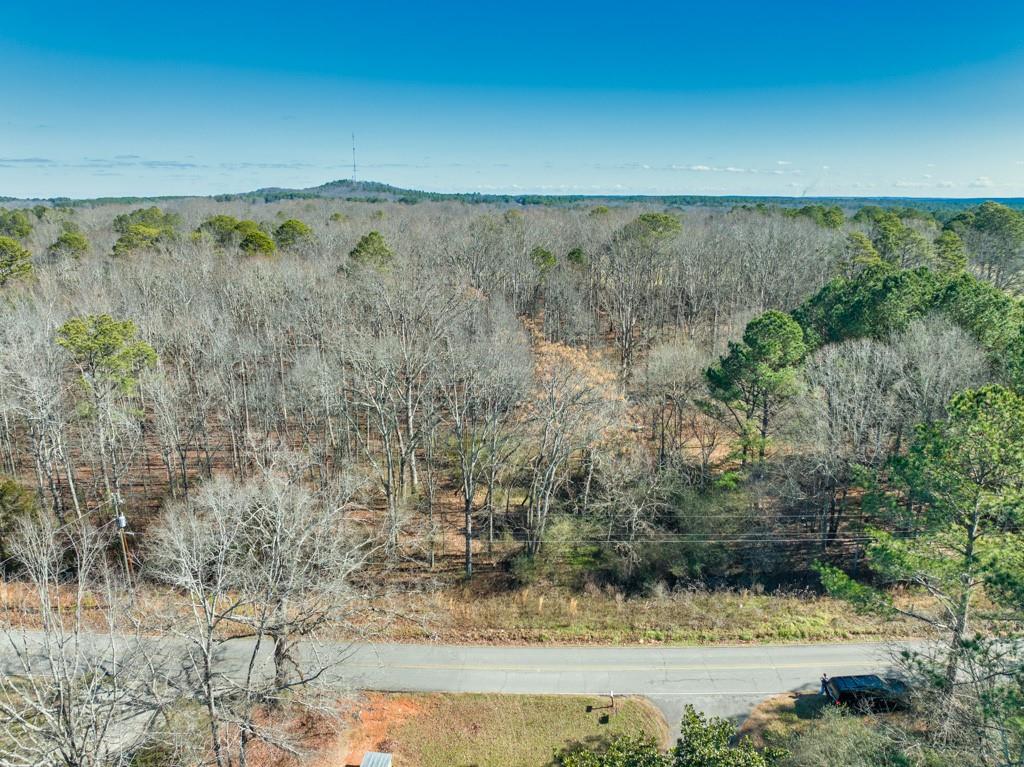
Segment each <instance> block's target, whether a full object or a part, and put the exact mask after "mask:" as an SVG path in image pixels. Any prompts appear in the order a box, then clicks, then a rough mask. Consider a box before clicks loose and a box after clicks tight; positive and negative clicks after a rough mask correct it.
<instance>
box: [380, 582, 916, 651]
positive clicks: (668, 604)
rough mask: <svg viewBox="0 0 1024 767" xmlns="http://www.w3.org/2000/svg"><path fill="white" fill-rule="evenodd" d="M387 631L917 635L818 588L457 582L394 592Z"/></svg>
mask: <svg viewBox="0 0 1024 767" xmlns="http://www.w3.org/2000/svg"><path fill="white" fill-rule="evenodd" d="M394 606H395V609H396V611H397V612H398V614H399V615H414V616H417V618H418V619H417V620H415V621H412V620H401V619H399V620H396V621H394V622H393V624H392V625H391V626H390V627H389V629H388V632H387V638H389V639H394V640H398V641H416V640H427V639H437V640H439V641H444V642H455V643H458V642H463V643H465V642H474V643H518V644H533V643H545V642H554V643H565V644H608V645H610V644H647V643H657V644H680V645H686V644H716V643H722V644H736V643H748V642H749V643H768V642H777V643H778V642H834V641H883V640H890V639H905V638H909V637H914V636H919V635H920V633H921V627H920V625H918V624H915V623H913V622H911V621H908V620H885V619H882V618H879V617H876V616H868V615H858V614H857V613H855V612H854V611H853V610H852V609H851V608H850V606H849V605H848V604H845V603H843V602H839V601H837V600H834V599H830V598H828V597H822V596H815V595H810V594H759V593H754V592H751V591H685V592H678V593H673V594H666V595H663V596H649V597H625V596H623V595H621V594H616V593H607V592H600V593H594V594H587V595H579V594H572V593H568V592H564V591H559V590H540V591H538V590H531V589H522V590H519V591H511V592H503V593H500V594H476V593H473V592H472V591H470V590H468V589H464V588H451V589H447V590H444V591H439V592H436V593H434V594H407V595H401V596H399V597H397V598H396V600H395V605H394Z"/></svg>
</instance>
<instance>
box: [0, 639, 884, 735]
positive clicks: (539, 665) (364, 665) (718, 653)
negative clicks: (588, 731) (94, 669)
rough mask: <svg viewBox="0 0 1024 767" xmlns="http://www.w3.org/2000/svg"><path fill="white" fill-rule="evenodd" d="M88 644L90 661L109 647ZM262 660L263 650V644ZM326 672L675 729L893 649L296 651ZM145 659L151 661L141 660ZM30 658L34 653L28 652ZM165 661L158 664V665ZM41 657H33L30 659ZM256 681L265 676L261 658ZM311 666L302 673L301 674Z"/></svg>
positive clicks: (159, 648)
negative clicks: (576, 697)
mask: <svg viewBox="0 0 1024 767" xmlns="http://www.w3.org/2000/svg"><path fill="white" fill-rule="evenodd" d="M7 639H14V642H13V644H9V643H8V642H7V641H3V642H0V670H2V671H3V672H6V673H10V674H19V673H24V672H25V670H26V669H25V667H24V666H23V665H21V664H20V663H19V662H17V659H16V656H14V655H13V653H12V649H13V648H14V647H15V646H22V647H26V648H32V650H33V651H34V650H36V648H37V647H38V645H37V643H38V641H39V639H40V636H39V634H38V633H36V632H31V631H30V632H25V633H21V632H14V633H13V634H12V636H10V637H8V638H7ZM107 641H109V640H104V639H103V638H102V637H99V636H96V635H93V637H91V638H90V641H88V642H87V644H89V645H92V644H93V642H95V646H94V647H93V648H92V650H93V651H95V652H99V653H100V654H103V653H104V652H105V650H104V648H106V647H108V644H107ZM251 641H252V640H248V639H245V640H238V641H230V642H226V643H225V644H224V645H222V646H221V649H220V652H219V656H220V663H221V664H222V665H221V671H222V672H223V673H225V674H226V675H227V676H229V677H230V676H232V675H235V674H238V673H240V671H241V670H242V669H243V668H244V667H245V664H246V662H247V659H248V656H249V654H250V653H251V647H252V645H251ZM146 644H147V645H148V646H149V650H150V651H153V660H154V662H155V663H156V664H157V665H158V666H160V667H164V668H168V667H170V666H175V667H177V666H178V664H179V663H180V662H181V657H182V655H181V651H182V649H183V648H184V646H183V644H181V643H180V640H174V639H169V640H163V641H161V642H159V643H158V644H150V643H149V642H148V641H147V642H146ZM264 646H265V648H266V650H267V651H269V649H270V648H269V643H264ZM301 652H303V653H309V654H313V653H315V654H316V655H317V657H318V661H317V662H316V663H317V665H319V666H329V667H330V670H329V671H327V673H326V674H325V675H324V676H323V677H322V678H321V682H322V683H325V684H327V685H328V686H330V687H333V688H335V689H339V690H354V689H365V690H382V691H400V692H496V693H549V694H589V695H609V694H611V693H614V694H615V695H642V696H645V697H647V698H648V699H650V700H651V701H652V702H653V703H654V704H655V705H656V706H657V707H658V708H659V709H660V710H661V712H662V713H663V714H664V715H665V718H666V720H667V721H668V722H669V724H670V726H673V727H674V726H675V725H676V724H677V723H678V722H679V719H680V715H681V713H682V711H683V708H684V707H685V706H686V704H691V705H693V706H694V707H695V708H697V709H698V710H701V711H704V712H705V713H707V714H713V715H716V716H725V717H729V718H733V719H739V718H742V717H744V716H745V715H746V714H748V713H749V712H750V710H751V709H752V708H753V707H754V706H755V705H756V704H757V703H758V702H759V701H761V700H763V699H764V698H766V697H768V696H770V695H775V694H778V693H784V692H790V691H796V690H814V689H817V687H818V680H819V679H820V677H821V675H822V674H823V673H827V674H828V675H829V676H835V675H838V674H856V673H884V672H886V671H887V670H888V669H889V668H891V666H892V662H891V652H892V650H891V647H890V646H887V645H882V644H845V643H833V644H814V645H745V646H733V647H722V646H704V647H563V646H540V647H510V646H464V645H438V644H356V645H349V644H343V643H324V644H318V645H317V646H316V647H313V646H311V645H306V646H302V650H301ZM147 654H149V651H147ZM29 655H35V652H29ZM157 655H160V656H162V657H161V659H160V660H158V661H157V660H156V656H157ZM36 657H38V656H36ZM257 665H258V666H259V667H260V670H259V672H258V673H269V672H270V657H269V653H268V652H266V651H264V652H262V653H261V658H260V661H259V662H258V664H257ZM309 667H311V665H309V666H307V668H309Z"/></svg>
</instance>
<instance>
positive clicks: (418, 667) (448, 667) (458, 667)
mask: <svg viewBox="0 0 1024 767" xmlns="http://www.w3.org/2000/svg"><path fill="white" fill-rule="evenodd" d="M823 665H825V666H828V667H829V668H835V667H842V668H852V667H858V668H860V667H865V668H866V667H870V666H877V665H878V663H877V662H876V661H871V660H860V661H815V662H813V663H771V664H767V665H766V664H763V663H744V664H735V665H716V664H698V665H688V666H490V665H487V666H481V665H471V664H461V663H453V664H447V663H346V664H345V665H344V667H345V668H373V669H381V668H389V669H391V668H393V669H405V670H409V671H520V672H527V673H578V672H587V671H605V672H608V671H611V672H634V671H751V670H754V671H772V670H774V669H801V668H821V667H822V666H823Z"/></svg>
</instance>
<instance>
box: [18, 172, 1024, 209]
mask: <svg viewBox="0 0 1024 767" xmlns="http://www.w3.org/2000/svg"><path fill="white" fill-rule="evenodd" d="M181 199H190V198H189V197H185V196H164V197H97V198H94V199H81V200H73V199H70V198H67V197H54V198H50V199H43V200H17V199H16V198H13V197H0V200H2V201H5V202H21V203H26V202H32V203H40V202H43V203H50V204H51V205H56V206H94V205H109V204H122V205H141V204H154V203H159V202H164V201H168V200H181ZM193 199H194V198H193ZM212 199H214V200H218V201H236V200H237V201H243V202H253V203H270V202H278V201H281V200H316V199H331V200H348V201H353V202H399V203H406V204H410V205H412V204H415V203H419V202H427V201H446V200H452V201H457V202H465V203H471V204H472V203H491V204H506V205H550V206H569V205H578V204H580V203H600V204H606V205H617V204H618V205H621V204H625V203H649V204H655V205H666V206H671V207H734V206H737V205H749V206H758V205H768V206H777V207H784V208H795V207H801V206H803V205H812V204H815V205H838V206H840V207H842V208H845V209H848V210H849V209H854V210H855V209H857V208H862V207H864V206H865V205H878V206H880V207H886V208H890V207H902V208H915V209H919V210H928V211H932V212H942V211H947V212H954V211H958V210H962V209H964V208H969V207H972V206H974V205H978V204H980V203H982V202H985V201H986V200H992V199H994V200H995V201H996V202H1001V203H1003V204H1004V205H1009V206H1011V207H1014V208H1020V209H1024V197H1006V198H991V197H974V198H942V197H934V198H923V197H782V196H748V195H722V196H711V195H693V194H685V195H604V194H599V195H543V194H480V193H477V192H424V191H421V190H418V189H403V188H401V187H397V186H392V185H390V184H383V183H380V182H378V181H353V180H351V179H339V180H337V181H328V182H327V183H326V184H321V185H320V186H313V187H309V188H307V189H286V188H282V187H267V188H265V189H256V190H254V191H251V192H239V193H237V194H218V195H213V196H212Z"/></svg>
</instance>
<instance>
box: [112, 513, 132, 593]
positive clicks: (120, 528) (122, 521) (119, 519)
mask: <svg viewBox="0 0 1024 767" xmlns="http://www.w3.org/2000/svg"><path fill="white" fill-rule="evenodd" d="M114 524H115V525H116V526H117V536H118V538H120V539H121V554H122V555H123V556H124V573H125V576H126V577H127V579H128V585H129V586H131V585H132V564H131V558H130V557H129V556H128V541H127V539H126V538H125V528H127V527H128V519H127V518H126V517H125V515H124V513H123V512H121V510H120V509H118V510H117V512H116V516H115V517H114Z"/></svg>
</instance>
